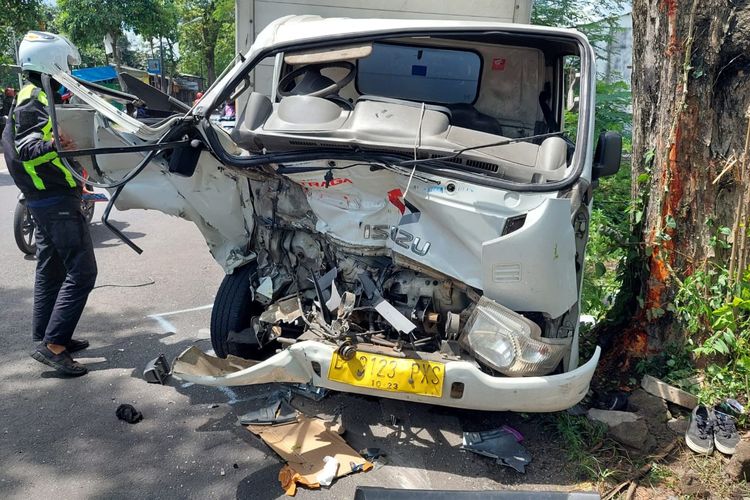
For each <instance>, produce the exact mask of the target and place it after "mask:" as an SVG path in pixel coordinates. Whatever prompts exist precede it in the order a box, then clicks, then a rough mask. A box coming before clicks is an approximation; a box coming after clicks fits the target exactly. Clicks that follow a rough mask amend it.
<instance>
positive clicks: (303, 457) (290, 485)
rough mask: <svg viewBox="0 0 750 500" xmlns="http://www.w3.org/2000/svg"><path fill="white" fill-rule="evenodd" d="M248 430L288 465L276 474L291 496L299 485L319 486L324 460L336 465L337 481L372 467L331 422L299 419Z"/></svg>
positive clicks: (256, 426)
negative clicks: (332, 461)
mask: <svg viewBox="0 0 750 500" xmlns="http://www.w3.org/2000/svg"><path fill="white" fill-rule="evenodd" d="M247 429H248V430H249V431H250V432H252V433H253V434H256V435H258V436H259V437H260V438H261V439H262V440H263V442H264V443H266V444H267V445H268V446H270V447H271V448H272V449H273V450H274V451H275V452H276V453H278V454H279V455H280V456H281V458H283V459H284V460H285V461H286V462H287V464H286V465H285V466H284V467H283V468H282V469H281V471H280V472H279V481H280V482H281V487H282V488H284V491H285V492H286V494H287V495H290V496H293V495H294V494H295V493H296V492H297V485H298V484H301V485H304V486H307V487H308V488H319V487H320V483H319V481H318V476H319V474H320V473H321V472H322V471H323V469H324V468H325V465H326V460H325V458H326V457H332V458H333V459H334V460H336V461H337V462H338V464H339V467H338V470H337V471H336V474H335V477H337V478H339V477H343V476H346V475H348V474H351V473H352V472H358V471H360V470H361V471H368V470H370V469H372V464H371V463H370V462H368V461H367V460H365V459H364V458H362V457H361V456H360V455H359V454H358V453H357V452H356V451H355V450H354V449H353V448H352V447H351V446H349V445H348V444H347V442H346V441H345V440H344V438H342V437H341V436H340V435H339V434H338V433H337V432H336V431H335V429H334V428H333V427H332V425H331V423H330V422H326V421H324V420H321V419H319V418H315V417H306V416H300V417H299V419H298V420H297V421H296V422H293V423H289V424H282V425H273V426H262V425H249V426H248V427H247ZM329 461H330V460H329Z"/></svg>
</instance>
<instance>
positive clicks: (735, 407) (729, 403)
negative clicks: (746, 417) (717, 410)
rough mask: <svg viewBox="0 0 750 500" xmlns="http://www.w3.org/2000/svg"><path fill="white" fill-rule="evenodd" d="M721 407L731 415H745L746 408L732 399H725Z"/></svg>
mask: <svg viewBox="0 0 750 500" xmlns="http://www.w3.org/2000/svg"><path fill="white" fill-rule="evenodd" d="M719 407H721V408H724V409H726V410H729V412H730V413H735V414H737V415H743V414H744V413H745V407H744V406H742V404H741V403H740V402H739V401H737V400H736V399H732V398H727V399H725V400H724V402H723V403H721V404H720V405H719Z"/></svg>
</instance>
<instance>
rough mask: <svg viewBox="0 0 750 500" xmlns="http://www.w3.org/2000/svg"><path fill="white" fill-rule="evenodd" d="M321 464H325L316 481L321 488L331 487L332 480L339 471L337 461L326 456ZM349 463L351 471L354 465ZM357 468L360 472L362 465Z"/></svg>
mask: <svg viewBox="0 0 750 500" xmlns="http://www.w3.org/2000/svg"><path fill="white" fill-rule="evenodd" d="M323 462H325V466H323V470H322V471H320V472H318V475H317V480H318V483H319V484H320V485H321V486H331V484H332V483H333V480H334V478H335V477H336V473H337V472H338V470H339V461H338V460H336V459H335V458H333V457H328V456H326V457H323ZM349 463H350V466H351V467H352V470H353V469H354V467H356V465H355V464H354V462H349ZM359 466H360V470H362V469H361V466H362V464H359Z"/></svg>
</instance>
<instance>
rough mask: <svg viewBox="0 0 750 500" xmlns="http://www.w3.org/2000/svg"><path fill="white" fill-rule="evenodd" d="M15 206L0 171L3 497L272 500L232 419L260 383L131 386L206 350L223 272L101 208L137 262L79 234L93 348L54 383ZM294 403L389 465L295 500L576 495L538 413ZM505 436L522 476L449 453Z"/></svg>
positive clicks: (100, 236)
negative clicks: (125, 410) (523, 453)
mask: <svg viewBox="0 0 750 500" xmlns="http://www.w3.org/2000/svg"><path fill="white" fill-rule="evenodd" d="M16 195H17V190H16V188H15V186H14V185H13V182H12V180H11V178H10V176H9V175H8V173H7V170H6V168H5V165H4V164H3V163H2V160H1V159H0V255H2V258H3V262H2V270H3V271H2V273H0V337H1V338H2V345H3V349H2V350H1V351H0V394H1V396H0V498H5V499H10V498H23V499H29V498H45V499H46V498H107V499H116V498H123V499H134V498H138V499H141V498H222V499H223V498H248V499H250V498H252V499H261V500H262V499H271V498H282V497H283V496H284V495H283V491H282V490H281V488H280V486H279V483H278V480H277V475H278V472H279V470H280V468H281V466H282V463H281V461H280V459H279V458H278V457H277V456H276V455H275V453H274V452H273V451H272V450H270V449H269V448H268V447H266V446H265V445H264V444H263V443H262V441H260V440H259V439H258V438H256V437H255V436H253V435H252V434H251V433H250V432H249V431H247V430H246V429H244V428H243V427H240V426H239V424H238V422H237V417H238V416H239V415H242V414H243V413H245V412H247V411H249V410H251V409H253V408H255V407H257V406H258V398H259V397H262V396H263V394H265V393H266V392H267V391H268V390H269V387H268V386H257V387H241V388H234V389H226V388H224V389H218V388H209V387H201V386H196V385H192V386H190V385H184V384H181V383H179V381H177V380H174V379H173V380H171V381H170V382H169V385H166V386H160V385H151V384H147V383H146V382H145V381H143V380H142V379H141V374H142V371H143V368H144V366H145V365H146V363H147V362H148V361H149V360H150V359H152V358H154V357H156V356H157V355H158V354H159V353H164V354H166V356H167V358H169V359H170V360H171V359H173V358H174V357H175V356H176V355H177V354H179V353H180V352H181V351H182V350H184V349H185V348H187V347H188V346H191V345H197V346H198V347H200V348H203V349H210V341H209V340H208V337H209V333H208V325H209V318H210V312H211V311H210V307H211V304H212V302H213V298H214V294H215V292H216V289H217V288H218V285H219V283H220V281H221V279H222V270H221V269H220V268H219V266H218V265H217V264H216V263H215V262H214V261H213V260H212V258H211V256H210V255H209V253H208V250H207V248H206V245H205V243H204V241H203V239H202V238H201V236H200V234H199V233H198V231H197V229H196V228H195V227H194V226H193V225H192V223H190V222H186V221H183V220H181V219H177V218H174V217H169V216H166V215H164V214H161V213H158V212H150V211H128V212H117V211H114V212H113V216H112V219H113V220H115V221H117V226H118V227H119V228H120V229H121V230H122V231H124V232H125V233H126V234H127V235H128V236H130V237H131V238H132V239H133V240H134V241H135V242H136V243H137V244H138V245H140V246H141V247H142V248H143V250H144V252H143V254H142V255H140V256H139V255H136V254H135V253H134V252H133V251H132V250H130V249H129V248H128V247H127V246H126V245H124V244H123V243H121V242H120V241H119V240H117V239H116V238H115V237H114V236H113V235H112V234H111V233H110V232H109V231H108V230H107V229H106V228H104V227H103V226H102V225H101V223H99V222H95V223H94V224H93V225H92V226H91V233H92V237H93V239H94V244H95V248H96V256H97V261H98V266H99V277H98V280H97V288H96V289H95V290H94V291H93V292H92V294H91V296H90V298H89V302H88V305H87V306H86V310H85V312H84V314H83V318H82V320H81V322H80V324H79V328H78V333H77V336H78V337H79V338H86V339H89V340H90V341H91V344H92V345H91V348H89V349H88V350H86V351H84V352H82V353H80V357H79V360H80V361H81V362H83V363H85V364H86V365H87V366H88V367H89V369H90V370H91V372H90V373H89V374H88V375H86V376H84V377H81V378H77V379H65V378H60V377H58V376H57V375H56V374H55V372H54V371H52V370H50V369H48V368H47V367H45V366H43V365H41V364H39V363H37V362H36V361H34V360H32V359H31V358H30V357H29V353H30V352H32V350H33V348H34V345H33V343H32V341H31V331H30V328H31V319H30V311H31V305H32V288H33V281H34V268H35V261H34V259H33V258H24V257H23V255H22V254H21V253H20V252H19V251H18V250H17V248H16V247H15V242H14V240H13V234H12V214H13V208H14V206H15V204H16ZM102 210H103V206H101V205H100V206H99V207H98V209H97V217H96V218H95V220H98V218H99V216H100V214H101V212H102ZM147 283H152V284H147ZM121 403H130V404H133V405H134V406H135V407H136V408H138V409H139V410H140V411H142V412H143V414H144V420H143V421H142V422H140V423H138V424H136V425H129V424H127V423H124V422H121V421H119V420H117V418H116V417H115V409H116V408H117V406H118V405H120V404H121ZM293 404H294V405H295V406H296V407H297V408H298V409H300V410H302V411H303V412H305V413H306V414H309V415H321V416H323V417H325V418H332V417H333V416H334V415H340V418H341V420H342V422H343V424H344V426H345V428H346V429H347V432H346V434H345V438H346V439H347V441H348V442H349V443H350V444H351V445H352V446H353V447H354V448H355V449H361V448H364V447H379V448H381V449H382V450H384V451H385V452H386V453H388V463H387V465H385V466H382V467H380V468H377V469H376V470H373V471H370V472H367V473H359V474H354V475H351V476H348V477H346V478H343V479H340V480H339V481H337V482H336V483H334V484H333V485H332V486H331V487H330V489H327V490H326V489H324V490H321V491H312V490H301V491H299V492H298V493H297V497H298V498H303V499H304V498H317V499H323V498H326V499H328V498H341V499H348V498H353V495H354V491H355V488H356V487H357V486H358V485H370V486H387V487H395V488H419V489H452V490H454V489H465V490H489V489H533V490H546V489H556V490H559V489H563V490H571V489H575V488H576V486H577V483H576V481H575V478H573V477H572V475H571V473H570V472H568V467H566V463H565V458H564V453H563V450H561V449H560V446H559V444H558V443H557V442H556V441H555V439H554V437H553V435H552V434H551V432H550V430H549V426H545V425H544V423H543V422H544V419H542V418H540V417H537V416H532V417H525V416H519V415H514V414H503V413H483V412H468V411H457V410H446V409H442V408H438V407H432V406H427V405H417V404H407V403H402V402H398V401H393V400H387V399H376V398H363V397H359V396H353V395H347V394H338V393H337V394H331V395H329V396H328V397H327V398H325V399H324V400H323V401H321V402H319V403H314V402H311V401H309V400H306V399H304V398H301V397H296V398H295V399H294V400H293ZM392 415H393V416H395V417H396V418H395V419H392V418H391V416H392ZM393 422H395V424H394V423H393ZM504 423H510V424H512V425H513V426H515V427H516V428H518V429H520V430H521V431H522V432H523V433H524V434H525V435H526V440H525V442H524V444H525V445H526V446H527V448H528V450H529V451H530V452H531V454H532V455H533V457H534V461H533V462H532V464H531V465H530V466H529V468H528V469H527V474H526V475H521V474H519V473H517V472H515V471H513V470H511V469H509V468H506V467H501V466H499V465H497V464H495V463H494V462H493V461H492V460H490V459H487V458H485V457H480V456H476V455H473V454H471V453H468V452H466V451H463V450H460V448H459V445H460V442H461V435H462V431H464V430H482V429H489V428H494V427H497V426H499V425H502V424H504Z"/></svg>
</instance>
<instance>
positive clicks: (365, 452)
mask: <svg viewBox="0 0 750 500" xmlns="http://www.w3.org/2000/svg"><path fill="white" fill-rule="evenodd" d="M359 454H360V455H362V457H364V458H365V459H367V460H370V461H372V460H375V459H378V458H380V457H384V456H385V453H383V451H382V450H381V449H380V448H364V449H362V450H359Z"/></svg>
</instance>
